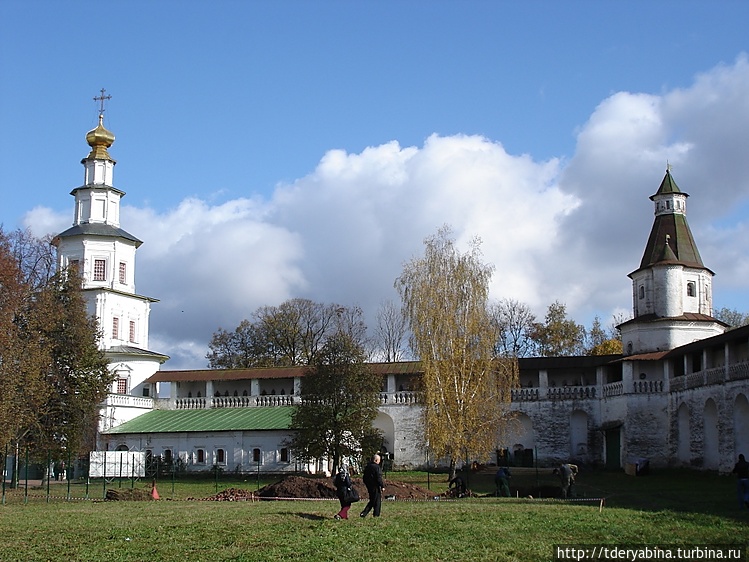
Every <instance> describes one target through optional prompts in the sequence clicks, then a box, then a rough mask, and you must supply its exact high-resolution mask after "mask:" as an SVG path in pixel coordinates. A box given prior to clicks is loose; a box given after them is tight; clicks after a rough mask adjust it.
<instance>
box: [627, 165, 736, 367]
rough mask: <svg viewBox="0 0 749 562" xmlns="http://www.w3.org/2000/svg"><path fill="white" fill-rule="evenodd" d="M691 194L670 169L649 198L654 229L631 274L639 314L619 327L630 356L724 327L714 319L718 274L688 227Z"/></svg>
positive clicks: (703, 336)
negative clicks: (714, 287)
mask: <svg viewBox="0 0 749 562" xmlns="http://www.w3.org/2000/svg"><path fill="white" fill-rule="evenodd" d="M687 197H689V195H688V194H687V193H684V192H682V191H681V190H680V189H679V187H678V186H677V185H676V182H675V181H674V179H673V177H672V176H671V171H670V170H667V171H666V175H665V177H664V178H663V181H662V182H661V185H660V187H659V188H658V191H657V192H656V193H655V195H652V196H651V197H650V199H651V200H652V201H653V203H654V204H655V219H654V221H653V227H652V229H651V231H650V236H649V237H648V242H647V244H646V246H645V253H644V254H643V256H642V261H641V262H640V267H639V268H638V269H636V270H635V271H633V272H632V273H630V274H629V277H630V279H632V300H633V312H634V318H633V319H632V320H629V321H628V322H625V323H623V324H621V325H620V326H619V327H620V329H621V333H622V344H623V347H624V353H625V355H632V354H637V353H648V352H654V351H667V350H670V349H673V348H675V347H678V346H680V345H684V344H686V343H691V342H693V341H696V340H701V339H704V338H708V337H711V336H715V335H717V334H721V333H723V331H724V330H725V325H724V324H723V323H722V322H720V321H718V320H716V319H715V318H713V317H712V301H713V299H712V279H713V275H714V274H713V272H712V271H710V270H709V269H708V268H707V267H705V266H704V264H703V263H702V258H701V257H700V253H699V251H698V250H697V245H696V244H695V242H694V237H693V236H692V232H691V230H690V229H689V224H688V223H687Z"/></svg>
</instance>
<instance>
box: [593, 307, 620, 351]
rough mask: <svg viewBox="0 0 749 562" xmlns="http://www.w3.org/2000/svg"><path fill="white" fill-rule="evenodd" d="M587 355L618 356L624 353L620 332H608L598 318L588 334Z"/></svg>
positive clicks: (613, 329) (609, 330)
mask: <svg viewBox="0 0 749 562" xmlns="http://www.w3.org/2000/svg"><path fill="white" fill-rule="evenodd" d="M586 338H587V344H586V350H585V352H586V355H616V354H620V353H622V340H621V336H620V335H619V332H618V330H616V329H615V328H613V327H612V328H609V329H608V330H607V329H606V328H604V327H603V325H602V324H601V319H600V318H599V317H598V316H596V317H595V318H594V319H593V325H592V326H591V327H590V330H588V331H587V334H586Z"/></svg>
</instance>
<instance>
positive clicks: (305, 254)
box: [27, 56, 749, 369]
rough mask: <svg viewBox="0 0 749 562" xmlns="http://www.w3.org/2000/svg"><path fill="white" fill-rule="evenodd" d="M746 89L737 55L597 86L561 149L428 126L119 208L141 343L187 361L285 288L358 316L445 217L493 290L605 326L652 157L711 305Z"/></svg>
mask: <svg viewBox="0 0 749 562" xmlns="http://www.w3.org/2000/svg"><path fill="white" fill-rule="evenodd" d="M748 100H749V63H748V62H747V59H746V57H744V56H742V57H740V58H739V59H738V60H737V61H736V63H735V64H733V65H729V66H725V65H721V66H718V67H716V68H714V69H712V70H711V71H709V72H707V73H705V74H702V75H700V76H698V77H696V79H695V82H694V84H693V85H692V86H691V87H689V88H685V89H681V90H673V91H666V92H663V93H661V94H659V95H656V94H652V93H648V94H641V93H627V92H619V93H615V94H613V95H611V96H610V97H609V98H607V99H605V100H603V101H602V102H601V103H600V104H599V106H598V107H596V108H595V109H594V111H593V112H592V114H591V116H590V118H589V119H588V121H587V122H586V123H584V124H583V125H582V126H581V127H580V129H579V131H578V137H577V138H578V143H577V147H576V151H575V153H574V154H573V155H572V156H571V157H570V158H569V159H566V160H565V159H562V158H559V159H552V160H549V161H544V162H539V161H536V160H534V159H533V157H532V155H519V156H518V155H511V154H508V153H507V152H506V151H505V150H504V148H503V146H502V144H500V143H499V142H497V141H493V140H490V139H487V138H483V137H480V136H463V135H456V136H448V137H445V136H438V135H433V136H431V137H429V138H428V139H426V140H425V142H424V145H423V146H421V147H413V146H411V147H401V146H400V145H399V144H398V142H396V141H393V142H389V143H386V144H383V145H380V146H373V147H369V148H367V149H365V150H363V151H362V152H361V153H359V154H350V153H347V152H345V151H342V150H331V151H329V152H328V153H326V154H324V155H323V156H322V158H321V160H320V162H319V164H318V165H317V167H316V168H315V169H314V170H313V171H311V172H310V173H309V174H308V175H307V176H305V177H302V178H299V179H298V180H296V181H294V182H293V183H291V184H286V185H279V186H277V188H276V190H275V192H274V194H273V196H272V197H271V198H270V199H269V200H257V199H235V200H232V201H228V202H226V203H223V204H220V205H212V204H209V203H207V202H205V201H202V200H199V199H185V200H184V201H181V202H180V201H175V202H174V203H175V205H177V206H176V207H174V208H172V209H169V210H165V211H156V210H153V209H148V208H132V207H125V208H123V213H122V220H123V225H122V226H123V228H125V229H126V230H128V231H130V232H132V233H133V234H134V235H136V236H137V237H139V238H140V239H142V240H144V242H145V243H144V245H143V246H142V247H141V249H140V250H139V254H138V259H139V261H138V278H137V282H138V289H139V292H142V293H144V294H147V295H149V296H154V297H156V298H159V299H161V302H160V303H157V304H155V305H154V306H153V308H152V342H153V344H152V347H153V348H154V350H156V351H161V352H164V353H167V354H171V355H173V360H172V361H170V362H169V363H168V364H167V365H166V368H172V369H173V368H184V367H202V366H204V365H205V360H204V359H202V358H203V355H204V354H205V349H206V346H207V342H208V341H209V339H210V337H211V334H212V333H213V332H214V331H215V330H216V329H217V328H218V327H219V326H221V327H224V328H227V329H231V328H233V327H235V326H236V325H237V324H238V323H239V322H240V321H241V320H242V319H243V318H248V317H249V316H250V314H251V313H252V311H254V310H255V309H256V308H257V307H259V306H262V305H266V304H278V303H280V302H281V301H283V300H285V299H288V298H292V297H308V298H312V299H314V300H319V301H323V302H338V303H340V304H344V305H353V304H358V305H360V306H362V307H363V308H364V309H365V312H366V313H367V316H368V320H369V322H370V323H371V324H373V323H374V317H375V313H376V309H377V307H378V305H379V303H380V302H382V301H383V300H386V299H394V298H395V293H394V290H393V281H394V280H395V278H396V277H397V276H398V274H399V273H400V271H401V267H402V264H403V262H404V261H407V260H408V259H410V258H411V257H413V256H414V255H417V254H419V253H421V250H422V241H423V239H424V238H425V237H426V236H429V235H431V234H433V233H434V232H435V231H436V230H437V228H438V227H440V226H441V225H443V224H450V225H451V226H452V227H453V230H454V232H455V233H456V236H457V237H458V240H459V242H461V243H463V242H465V241H467V240H468V239H470V238H472V237H473V236H479V237H481V239H482V240H483V246H482V248H483V252H484V256H485V259H486V261H488V262H491V263H493V264H494V265H495V266H496V273H495V277H494V280H493V284H492V294H493V296H494V297H495V298H501V297H511V298H515V299H518V300H520V301H523V302H526V303H528V304H529V305H531V307H532V308H533V309H534V310H535V311H536V313H537V314H538V315H539V316H542V315H543V313H544V312H545V309H546V307H547V306H548V305H549V304H550V303H551V302H553V301H554V300H559V301H561V302H564V303H566V304H567V307H568V312H569V314H570V315H571V316H572V317H573V318H575V319H576V320H577V321H578V322H583V323H586V324H589V321H590V319H591V318H592V316H593V315H594V314H597V315H599V316H601V319H602V321H603V322H604V324H608V323H609V322H610V319H611V315H612V314H614V313H620V312H622V311H623V310H624V311H627V310H630V307H631V288H630V283H629V280H628V279H627V277H626V275H627V273H629V272H630V271H632V270H634V269H636V267H637V266H638V264H639V261H640V258H641V256H642V251H643V249H644V245H645V241H646V239H647V235H648V233H649V230H650V226H651V224H652V203H651V202H650V201H649V200H648V197H649V196H650V195H652V194H653V193H654V192H655V191H656V190H657V188H658V185H659V184H660V181H661V179H662V177H663V173H664V171H665V167H666V162H667V161H668V162H670V163H671V164H672V165H673V168H674V169H673V173H674V177H675V179H676V181H677V183H678V184H679V186H680V187H681V188H682V190H683V191H686V192H687V193H690V194H691V195H692V197H691V198H690V200H689V203H690V207H689V211H690V213H689V221H690V224H691V225H692V230H693V232H694V233H695V237H696V240H697V245H698V247H699V248H700V250H701V252H702V255H703V259H704V261H705V265H706V266H707V267H710V268H711V269H713V270H714V271H716V272H717V273H718V274H719V277H718V278H717V280H716V284H715V291H716V294H715V295H714V297H715V302H716V305H718V306H720V303H721V300H720V296H719V295H720V291H721V285H722V284H723V283H727V284H728V285H729V286H730V287H731V288H732V290H733V291H740V290H741V289H742V288H743V292H744V293H746V288H747V283H748V282H747V281H746V279H747V273H746V272H747V271H749V262H748V261H747V260H748V259H749V236H747V229H748V228H749V227H748V226H747V221H746V210H747V208H749V205H747V203H746V201H747V196H748V195H749V159H747V158H746V157H745V155H744V151H745V147H746V146H749V138H747V137H749V101H748ZM539 134H543V132H542V131H541V132H539ZM739 204H741V205H744V208H743V211H742V212H741V213H739V214H735V213H734V212H733V211H734V210H735V209H736V206H737V205H739ZM58 218H59V217H56V216H54V215H53V214H52V213H51V212H49V210H46V209H42V208H37V209H34V210H33V211H32V212H30V213H29V215H28V217H27V219H28V221H29V223H30V224H34V226H35V231H37V232H40V231H43V230H45V228H46V227H47V226H48V225H50V224H53V223H55V224H56V221H57V220H58ZM36 227H39V228H38V230H37V228H36ZM730 306H732V307H733V306H735V307H737V308H739V309H743V310H746V309H747V308H749V303H747V302H746V301H744V302H743V303H738V304H735V305H730ZM157 344H158V345H164V346H166V347H167V349H158V347H157Z"/></svg>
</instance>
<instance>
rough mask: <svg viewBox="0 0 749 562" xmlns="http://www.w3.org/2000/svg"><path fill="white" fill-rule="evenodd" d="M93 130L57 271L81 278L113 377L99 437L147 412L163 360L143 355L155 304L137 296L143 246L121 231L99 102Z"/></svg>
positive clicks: (110, 138)
mask: <svg viewBox="0 0 749 562" xmlns="http://www.w3.org/2000/svg"><path fill="white" fill-rule="evenodd" d="M104 92H105V90H103V89H102V90H101V96H97V97H95V98H94V100H96V101H100V102H101V107H100V109H99V124H98V125H97V127H96V128H94V129H93V130H91V131H89V132H88V133H87V134H86V142H87V143H88V145H89V146H90V147H91V151H90V152H89V154H88V156H86V157H85V158H84V159H83V160H81V164H83V167H84V170H85V171H84V182H83V185H82V186H80V187H76V188H75V189H73V191H71V192H70V194H71V195H73V196H74V197H75V213H74V217H73V226H72V227H70V228H69V229H67V230H65V231H64V232H62V233H60V234H58V235H57V236H56V237H55V238H54V239H53V240H52V244H54V245H55V246H56V247H57V252H58V267H59V268H60V269H64V268H71V269H72V268H75V269H76V270H77V271H78V273H79V274H80V275H81V276H82V278H83V291H84V296H85V298H86V302H87V304H88V311H89V314H93V315H95V316H96V318H97V319H98V322H99V329H100V330H101V334H102V335H101V340H100V347H101V349H102V350H103V351H104V353H105V355H106V357H107V358H108V359H109V362H110V369H111V370H112V371H113V372H114V374H115V381H114V382H113V383H112V388H111V389H110V394H109V396H108V397H107V401H106V403H105V404H104V405H103V406H104V411H103V412H102V420H101V422H100V429H108V428H110V427H114V426H116V425H119V424H121V423H123V422H125V421H128V420H130V419H132V418H134V417H136V416H138V415H140V414H142V413H145V412H146V411H148V410H149V409H151V408H152V407H153V397H150V396H148V394H149V392H150V387H149V386H148V385H144V384H143V381H145V380H146V379H147V378H148V377H150V376H151V375H152V374H153V373H155V372H156V371H158V370H159V367H160V365H161V364H162V363H164V361H166V360H167V359H168V356H166V355H163V354H160V353H156V352H153V351H149V350H148V325H149V314H150V311H151V303H154V302H158V301H157V300H156V299H153V298H150V297H145V296H142V295H138V294H137V293H136V292H135V253H136V251H137V249H138V247H139V246H140V245H141V244H142V242H141V241H140V240H138V239H137V238H136V237H135V236H133V235H132V234H129V233H128V232H126V231H124V230H122V229H121V228H120V200H121V199H122V197H124V196H125V193H124V192H123V191H120V190H119V189H117V188H115V187H114V186H113V172H114V166H115V164H116V162H115V160H114V159H112V157H111V156H110V155H109V152H108V151H107V149H108V148H109V147H110V146H112V144H113V143H114V135H113V134H112V133H111V132H110V131H108V130H107V129H106V128H104V101H105V100H108V99H110V98H111V96H105V95H104Z"/></svg>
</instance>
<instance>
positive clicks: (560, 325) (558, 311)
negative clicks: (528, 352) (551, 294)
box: [531, 301, 586, 357]
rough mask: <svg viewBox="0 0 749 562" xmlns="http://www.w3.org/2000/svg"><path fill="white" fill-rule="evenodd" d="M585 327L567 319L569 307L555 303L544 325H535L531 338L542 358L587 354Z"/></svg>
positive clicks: (539, 323) (551, 306)
mask: <svg viewBox="0 0 749 562" xmlns="http://www.w3.org/2000/svg"><path fill="white" fill-rule="evenodd" d="M585 335H586V333H585V327H584V326H583V325H582V324H577V323H576V322H575V321H574V320H571V319H569V318H567V306H566V305H564V304H562V303H560V302H559V301H555V302H553V303H552V304H550V305H549V308H548V309H547V311H546V317H545V320H544V322H543V323H541V322H536V323H534V325H533V331H532V334H531V338H532V339H533V341H534V343H535V349H536V353H537V354H538V355H540V356H542V357H556V356H560V355H562V356H563V355H584V354H585Z"/></svg>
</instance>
